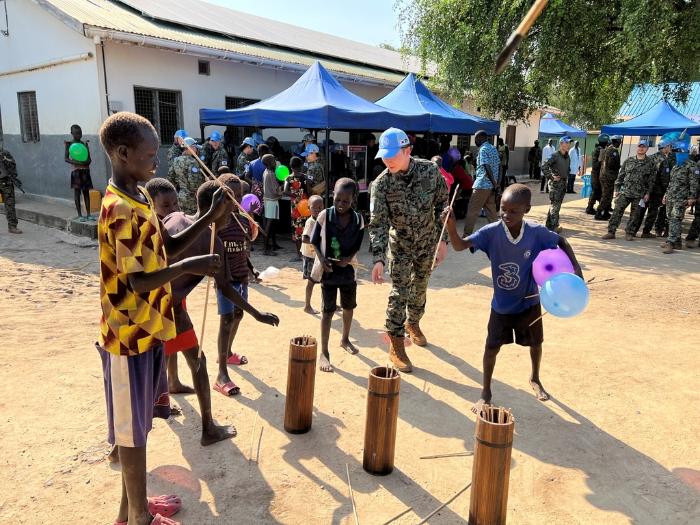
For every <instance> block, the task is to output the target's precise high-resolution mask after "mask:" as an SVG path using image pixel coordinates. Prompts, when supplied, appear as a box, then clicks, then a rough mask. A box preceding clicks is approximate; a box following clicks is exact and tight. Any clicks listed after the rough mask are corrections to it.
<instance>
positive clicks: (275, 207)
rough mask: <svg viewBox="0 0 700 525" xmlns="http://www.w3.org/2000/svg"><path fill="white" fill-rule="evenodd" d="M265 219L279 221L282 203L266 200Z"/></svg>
mask: <svg viewBox="0 0 700 525" xmlns="http://www.w3.org/2000/svg"><path fill="white" fill-rule="evenodd" d="M265 218H266V219H279V218H280V203H279V201H271V200H268V199H265Z"/></svg>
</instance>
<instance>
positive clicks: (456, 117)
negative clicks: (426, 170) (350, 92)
mask: <svg viewBox="0 0 700 525" xmlns="http://www.w3.org/2000/svg"><path fill="white" fill-rule="evenodd" d="M376 104H377V105H379V106H382V107H385V108H387V109H390V110H392V111H401V112H404V113H409V114H411V115H414V116H416V117H424V118H427V120H428V124H429V127H428V128H426V129H421V130H416V131H433V132H438V133H457V134H462V135H471V134H473V133H475V132H476V131H478V130H480V129H483V130H485V131H486V132H487V133H489V134H491V135H497V134H498V132H499V130H500V122H498V121H497V120H490V119H486V118H482V117H477V116H475V115H470V114H469V113H465V112H463V111H460V110H458V109H455V108H453V107H452V106H450V105H449V104H447V103H446V102H445V101H443V100H441V99H440V98H438V97H437V96H436V95H435V94H434V93H433V92H432V91H430V90H429V89H428V88H427V87H426V86H425V84H423V82H421V81H420V80H419V79H418V78H416V75H415V74H413V73H409V74H408V75H407V76H406V78H404V79H403V80H402V81H401V83H400V84H399V85H398V86H396V87H395V88H394V89H393V90H392V91H391V92H390V93H388V94H387V95H386V96H384V97H383V98H381V99H379V100H377V102H376Z"/></svg>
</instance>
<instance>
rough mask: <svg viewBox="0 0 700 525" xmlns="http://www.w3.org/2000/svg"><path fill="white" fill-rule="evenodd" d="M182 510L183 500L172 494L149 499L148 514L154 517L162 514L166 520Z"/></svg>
mask: <svg viewBox="0 0 700 525" xmlns="http://www.w3.org/2000/svg"><path fill="white" fill-rule="evenodd" d="M181 508H182V500H181V499H180V498H178V497H177V496H175V495H172V494H169V495H163V496H155V497H153V498H148V512H150V513H151V515H152V516H156V515H158V514H160V515H161V516H163V517H164V518H169V517H171V516H174V515H175V514H177V513H178V512H179V511H180V509H181Z"/></svg>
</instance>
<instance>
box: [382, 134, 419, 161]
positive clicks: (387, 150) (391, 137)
mask: <svg viewBox="0 0 700 525" xmlns="http://www.w3.org/2000/svg"><path fill="white" fill-rule="evenodd" d="M410 144H411V141H410V140H408V135H406V133H405V132H404V131H403V130H400V129H398V128H389V129H387V130H386V131H385V132H384V133H382V136H381V137H379V151H378V152H377V154H376V155H375V157H374V158H375V159H378V158H382V159H390V158H391V157H395V156H396V155H398V153H399V151H401V149H402V148H404V147H406V146H409V145H410Z"/></svg>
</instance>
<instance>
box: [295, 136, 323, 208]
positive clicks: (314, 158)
mask: <svg viewBox="0 0 700 525" xmlns="http://www.w3.org/2000/svg"><path fill="white" fill-rule="evenodd" d="M319 153H320V150H319V148H318V146H317V145H316V144H308V145H307V146H306V149H305V150H304V151H302V152H301V154H300V155H301V156H302V157H304V158H305V159H306V178H307V179H308V181H309V182H308V184H309V188H310V190H311V193H312V194H313V195H321V197H323V198H324V199H325V196H326V189H325V188H323V189H322V190H321V189H317V190H316V191H315V192H314V191H313V189H314V186H316V185H317V184H321V183H322V182H326V174H325V173H324V171H323V165H322V164H321V159H320V157H319ZM319 188H320V187H319Z"/></svg>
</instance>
